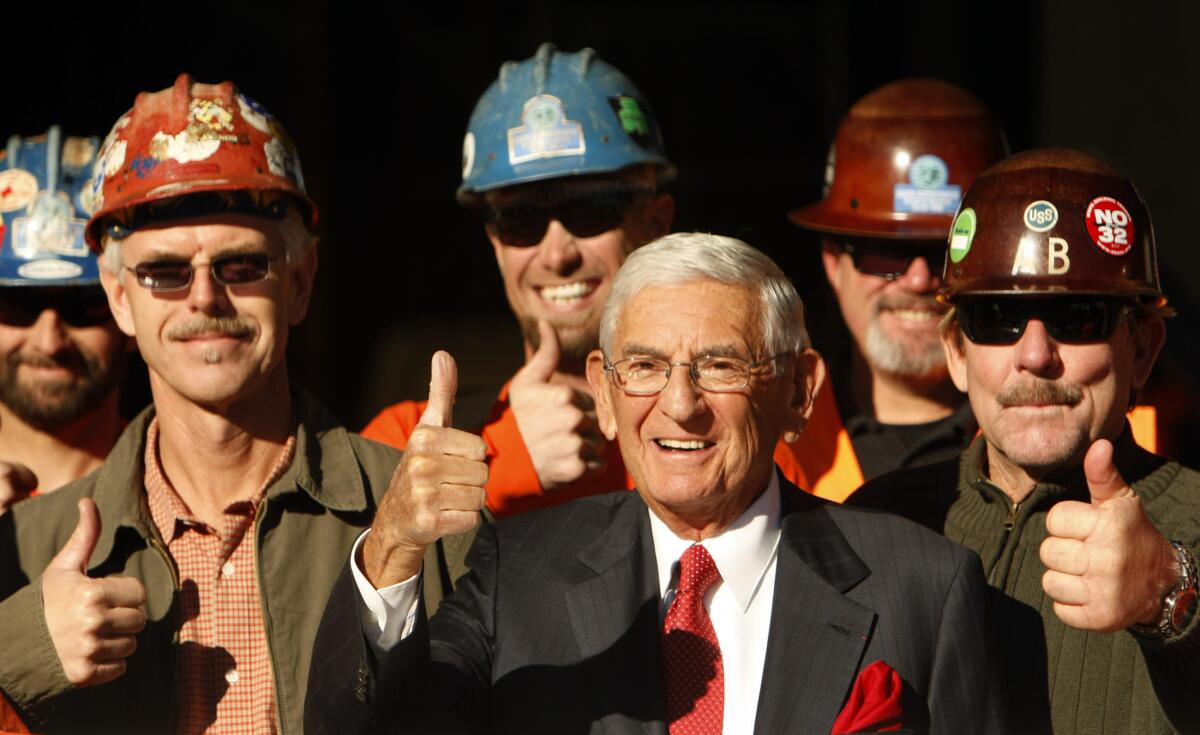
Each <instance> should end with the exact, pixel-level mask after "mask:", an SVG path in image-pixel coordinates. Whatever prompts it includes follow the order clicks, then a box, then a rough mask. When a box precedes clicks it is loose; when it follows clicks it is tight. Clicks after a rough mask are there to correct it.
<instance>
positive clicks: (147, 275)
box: [125, 253, 285, 292]
mask: <svg viewBox="0 0 1200 735" xmlns="http://www.w3.org/2000/svg"><path fill="white" fill-rule="evenodd" d="M283 257H285V254H283V253H280V254H279V255H268V254H266V253H235V254H233V255H222V256H221V257H219V258H213V260H212V262H210V263H208V264H207V267H208V268H210V269H211V271H212V276H213V280H215V281H216V282H217V283H219V284H221V285H223V286H240V285H243V284H247V283H254V282H255V281H261V280H262V279H264V278H266V277H267V275H268V274H269V273H270V272H271V262H272V261H275V260H279V259H280V258H283ZM204 267H206V264H204V263H200V264H197V265H192V264H191V263H190V262H188V261H186V260H150V261H146V262H144V263H138V264H137V265H135V266H132V267H130V266H125V270H127V271H129V272H130V273H132V274H133V275H134V278H136V279H137V282H138V285H139V286H141V287H142V288H148V289H150V290H151V291H156V292H167V291H182V290H183V289H185V288H187V287H188V286H190V285H191V284H192V274H193V273H194V272H195V271H196V269H197V268H204Z"/></svg>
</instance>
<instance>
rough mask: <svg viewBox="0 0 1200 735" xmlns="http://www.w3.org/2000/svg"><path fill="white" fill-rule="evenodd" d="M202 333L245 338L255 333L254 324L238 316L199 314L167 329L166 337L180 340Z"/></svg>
mask: <svg viewBox="0 0 1200 735" xmlns="http://www.w3.org/2000/svg"><path fill="white" fill-rule="evenodd" d="M202 334H203V335H214V334H215V335H219V336H221V337H229V338H231V339H243V338H245V337H249V336H251V335H253V334H254V325H253V324H251V323H250V322H248V321H245V320H244V319H242V318H241V317H236V316H198V317H196V318H194V319H190V320H188V321H186V322H183V323H182V324H176V325H175V326H173V327H171V328H170V329H168V330H167V333H166V337H167V339H171V340H180V339H190V338H192V337H196V336H199V335H202Z"/></svg>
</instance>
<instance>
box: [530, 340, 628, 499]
mask: <svg viewBox="0 0 1200 735" xmlns="http://www.w3.org/2000/svg"><path fill="white" fill-rule="evenodd" d="M538 332H539V334H540V336H541V344H540V346H539V347H538V351H537V352H535V353H534V355H533V357H532V358H530V360H529V362H527V363H526V364H525V367H523V368H521V370H520V371H518V372H517V374H516V375H515V376H513V379H512V382H511V383H509V387H508V401H509V405H511V406H512V409H513V415H514V416H515V417H516V419H517V428H518V429H520V431H521V439H522V440H523V441H524V442H525V448H526V449H527V450H528V451H529V457H530V459H532V460H533V468H534V470H535V471H536V472H537V476H538V480H539V481H540V482H541V485H542V488H543V489H544V490H552V489H554V488H556V487H558V486H560V485H566V484H568V483H571V482H574V481H575V480H578V479H579V478H581V477H583V476H584V475H587V474H589V473H592V472H598V471H600V470H602V469H603V468H604V462H603V460H602V456H603V452H604V445H605V439H604V435H603V434H601V433H600V425H599V423H597V421H596V411H595V401H594V400H593V399H592V395H591V394H590V393H588V392H587V391H585V390H580V389H577V388H573V387H571V386H569V385H563V384H560V383H552V382H550V379H551V377H552V376H553V375H554V372H555V370H557V369H558V361H559V347H558V334H557V333H556V332H555V331H554V327H553V326H551V325H550V323H549V322H547V321H545V320H541V321H539V322H538Z"/></svg>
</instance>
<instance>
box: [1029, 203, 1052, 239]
mask: <svg viewBox="0 0 1200 735" xmlns="http://www.w3.org/2000/svg"><path fill="white" fill-rule="evenodd" d="M1057 223H1058V209H1057V208H1056V207H1055V206H1054V205H1053V204H1051V203H1050V202H1048V201H1046V200H1045V199H1039V200H1037V201H1036V202H1030V203H1029V206H1027V207H1025V226H1026V227H1028V228H1029V229H1031V230H1033V231H1034V232H1045V231H1046V230H1049V229H1050V228H1051V227H1054V225H1055V224H1057Z"/></svg>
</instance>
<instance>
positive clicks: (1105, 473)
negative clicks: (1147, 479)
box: [1083, 439, 1133, 505]
mask: <svg viewBox="0 0 1200 735" xmlns="http://www.w3.org/2000/svg"><path fill="white" fill-rule="evenodd" d="M1083 475H1084V477H1086V478H1087V484H1088V492H1089V493H1091V496H1092V505H1100V504H1102V503H1104V502H1105V501H1108V500H1112V499H1113V498H1120V497H1125V496H1126V495H1131V494H1132V493H1133V490H1132V489H1131V488H1130V487H1129V483H1127V482H1125V478H1123V477H1121V473H1120V472H1119V471H1118V470H1117V466H1116V465H1114V464H1113V445H1112V442H1110V441H1109V440H1107V439H1097V440H1096V441H1095V442H1094V443H1093V444H1092V446H1090V447H1088V451H1087V454H1086V455H1085V456H1084V458H1083Z"/></svg>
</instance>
